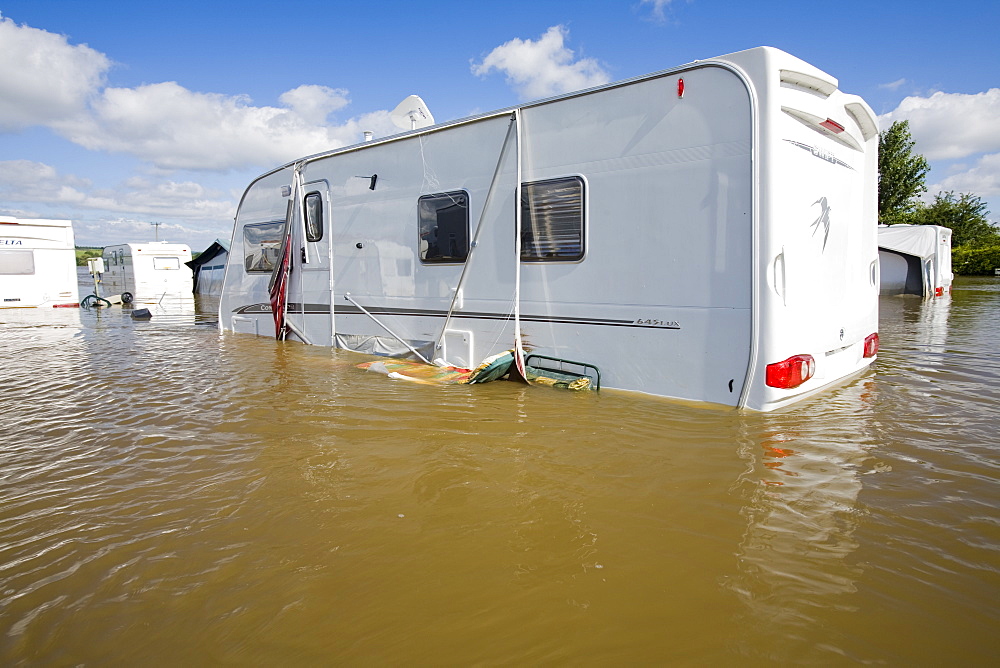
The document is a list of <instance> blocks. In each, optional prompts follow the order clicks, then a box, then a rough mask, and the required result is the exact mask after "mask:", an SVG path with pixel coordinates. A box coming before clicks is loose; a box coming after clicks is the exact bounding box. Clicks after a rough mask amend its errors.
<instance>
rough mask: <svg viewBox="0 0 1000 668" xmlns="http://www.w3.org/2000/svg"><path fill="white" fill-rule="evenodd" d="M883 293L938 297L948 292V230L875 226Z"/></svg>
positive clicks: (922, 227)
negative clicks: (876, 227)
mask: <svg viewBox="0 0 1000 668" xmlns="http://www.w3.org/2000/svg"><path fill="white" fill-rule="evenodd" d="M878 258H879V271H880V274H881V280H880V286H881V288H880V289H881V293H882V294H883V295H900V294H905V295H921V296H923V297H940V296H941V295H943V294H946V293H949V292H951V283H952V281H953V280H954V278H955V275H954V274H953V273H952V271H951V230H950V229H949V228H947V227H942V226H940V225H879V226H878Z"/></svg>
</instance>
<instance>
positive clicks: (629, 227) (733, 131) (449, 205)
mask: <svg viewBox="0 0 1000 668" xmlns="http://www.w3.org/2000/svg"><path fill="white" fill-rule="evenodd" d="M877 147H878V130H877V126H876V120H875V116H874V114H873V113H872V111H871V109H870V108H869V107H868V105H867V104H865V102H864V101H863V100H862V99H861V98H859V97H856V96H854V95H847V94H845V93H842V92H841V91H840V90H839V89H838V82H837V80H836V79H835V78H833V77H831V76H830V75H828V74H826V73H825V72H822V71H821V70H819V69H817V68H815V67H813V66H811V65H809V64H807V63H805V62H803V61H801V60H799V59H797V58H794V57H792V56H790V55H788V54H786V53H784V52H781V51H778V50H776V49H773V48H767V47H762V48H756V49H751V50H748V51H743V52H739V53H735V54H731V55H728V56H721V57H718V58H713V59H710V60H703V61H696V62H694V63H691V64H689V65H685V66H682V67H679V68H676V69H673V70H668V71H664V72H659V73H655V74H651V75H648V76H643V77H638V78H635V79H630V80H627V81H623V82H619V83H614V84H609V85H606V86H601V87H598V88H593V89H589V90H585V91H580V92H576V93H571V94H568V95H563V96H559V97H556V98H551V99H547V100H542V101H539V102H532V103H528V104H525V105H522V106H519V107H516V108H511V109H505V110H502V111H497V112H493V113H488V114H483V115H480V116H476V117H473V118H468V119H464V120H458V121H453V122H447V123H442V124H439V125H435V126H431V127H425V128H418V129H416V130H412V131H410V132H406V133H403V134H400V135H396V136H392V137H388V138H385V139H381V140H376V141H370V142H366V143H363V144H358V145H354V146H349V147H346V148H342V149H336V150H332V151H329V152H326V153H322V154H318V155H313V156H309V157H305V158H302V159H300V160H296V161H294V162H291V163H289V164H287V165H285V166H283V167H280V168H278V169H275V170H273V171H271V172H268V173H266V174H264V175H262V176H260V177H259V178H257V179H256V180H255V181H254V182H253V183H251V184H250V186H249V188H248V189H247V191H246V192H245V193H244V195H243V198H242V200H241V202H240V206H239V210H238V213H237V216H236V224H235V227H234V232H233V238H232V243H231V245H230V256H229V263H228V265H227V269H226V278H225V284H224V288H223V294H222V298H221V300H220V310H219V323H220V327H221V328H223V329H226V330H231V331H234V332H246V333H252V334H258V335H262V336H264V335H266V336H274V335H277V336H278V337H279V338H286V337H287V338H288V339H292V340H299V341H302V342H305V343H309V344H315V345H324V346H336V347H338V348H344V349H348V350H353V351H360V352H365V353H376V354H385V355H411V356H412V355H419V356H420V357H421V358H422V359H425V360H432V361H438V360H442V361H444V362H445V363H448V364H451V365H454V366H458V367H464V368H471V367H474V366H476V365H477V364H478V363H479V362H480V361H482V360H484V359H486V358H488V357H490V356H492V355H494V354H499V353H501V352H502V351H505V350H512V351H513V355H514V357H515V361H516V366H517V370H518V371H520V372H522V373H524V371H525V370H526V369H527V368H529V367H532V365H533V364H534V365H537V366H538V367H545V366H550V367H559V368H561V369H569V370H570V371H574V372H575V373H577V374H579V375H582V376H588V377H590V379H591V380H593V381H596V382H594V383H593V385H598V386H600V387H603V388H616V389H621V390H630V391H636V392H642V393H647V394H652V395H659V396H665V397H675V398H681V399H690V400H696V401H703V402H713V403H717V404H725V405H730V406H739V407H744V408H748V409H753V410H761V411H766V410H772V409H775V408H778V407H781V406H784V405H787V404H789V403H791V402H794V401H796V400H798V399H801V398H802V397H805V396H807V395H809V394H812V393H814V392H816V391H817V390H819V389H821V388H823V387H825V386H828V385H830V384H831V383H834V382H836V381H840V380H842V379H844V378H845V377H847V376H850V375H851V374H855V373H857V372H859V371H861V370H863V369H865V368H866V367H867V366H868V365H869V364H870V363H871V362H872V360H873V359H874V357H875V352H876V350H877V346H878V334H877V330H878V255H877V250H876V228H877V223H876V182H877V178H876V151H877ZM566 361H572V362H575V363H576V366H574V365H572V364H568V363H567V362H566ZM439 363H440V362H439ZM598 376H599V377H598Z"/></svg>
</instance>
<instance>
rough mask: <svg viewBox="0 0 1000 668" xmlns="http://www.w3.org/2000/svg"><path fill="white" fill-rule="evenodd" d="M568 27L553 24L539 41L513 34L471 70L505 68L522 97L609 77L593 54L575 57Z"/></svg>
mask: <svg viewBox="0 0 1000 668" xmlns="http://www.w3.org/2000/svg"><path fill="white" fill-rule="evenodd" d="M567 35H569V31H568V30H567V29H566V28H565V27H564V26H561V25H557V26H552V27H551V28H549V29H548V30H547V31H546V32H545V34H544V35H542V36H541V37H540V38H538V40H537V41H532V40H530V39H528V40H522V39H519V38H516V37H515V38H514V39H512V40H510V41H509V42H506V43H505V44H502V45H500V46H498V47H497V48H495V49H493V51H491V52H490V53H489V54H488V55H487V56H486V57H485V58H484V59H483V61H482V62H481V63H478V64H477V63H473V64H472V73H473V74H475V75H477V76H486V75H488V74H490V73H491V72H493V71H494V70H497V71H500V72H503V73H505V74H506V76H507V82H508V83H509V84H510V85H511V86H513V88H514V89H515V90H516V91H517V94H518V95H519V96H520V97H521V99H534V98H541V97H549V96H551V95H557V94H559V93H568V92H570V91H574V90H580V89H582V88H589V87H591V86H597V85H600V84H603V83H607V82H608V81H610V77H609V76H608V73H607V72H605V71H604V69H603V68H602V67H601V65H600V64H599V63H598V62H597V61H596V60H594V59H593V58H582V59H580V60H574V59H573V58H574V54H573V51H572V50H571V49H568V48H566V46H565V39H566V37H567Z"/></svg>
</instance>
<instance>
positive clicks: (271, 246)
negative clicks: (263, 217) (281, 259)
mask: <svg viewBox="0 0 1000 668" xmlns="http://www.w3.org/2000/svg"><path fill="white" fill-rule="evenodd" d="M284 230H285V222H284V221H275V222H273V223H260V224H258V225H247V226H246V227H244V228H243V266H244V267H245V268H246V270H247V271H248V272H250V273H262V274H270V273H271V271H272V270H273V269H274V265H275V264H277V262H278V255H279V253H280V252H281V237H282V233H283V232H284Z"/></svg>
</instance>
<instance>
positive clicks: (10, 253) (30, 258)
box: [0, 250, 35, 276]
mask: <svg viewBox="0 0 1000 668" xmlns="http://www.w3.org/2000/svg"><path fill="white" fill-rule="evenodd" d="M34 273H35V252H34V251H31V250H0V275H4V276H30V275H32V274H34Z"/></svg>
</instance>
